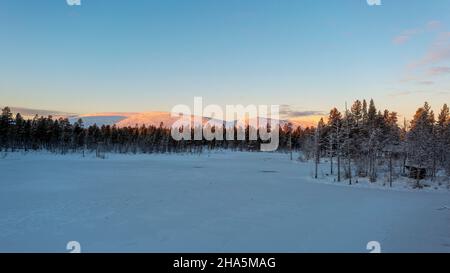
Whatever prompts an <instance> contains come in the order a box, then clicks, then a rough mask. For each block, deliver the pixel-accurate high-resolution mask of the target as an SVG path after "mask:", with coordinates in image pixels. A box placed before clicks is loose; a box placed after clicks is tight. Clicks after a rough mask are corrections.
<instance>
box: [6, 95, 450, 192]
mask: <svg viewBox="0 0 450 273" xmlns="http://www.w3.org/2000/svg"><path fill="white" fill-rule="evenodd" d="M279 129H280V135H279V139H280V141H279V147H278V151H280V152H287V153H290V157H291V159H292V153H293V152H299V151H301V152H302V153H301V154H302V155H303V159H305V160H311V159H312V160H313V161H314V162H316V163H317V164H318V163H319V162H321V159H322V158H327V161H328V162H329V164H330V173H331V174H333V175H336V177H337V180H338V181H341V179H348V180H349V182H350V183H351V181H352V177H369V179H370V181H376V180H377V175H378V169H380V168H382V167H383V168H384V167H385V166H388V173H389V178H388V180H389V182H391V183H392V180H393V179H394V178H395V177H396V176H398V175H402V174H403V175H405V174H406V172H407V171H409V172H408V173H409V175H410V176H411V174H412V176H413V177H415V178H417V181H419V179H422V178H425V176H426V177H429V178H431V179H434V178H435V177H436V175H437V173H438V172H439V171H443V172H446V173H447V175H450V114H449V108H448V106H447V104H444V105H443V107H442V108H441V110H440V112H439V114H438V115H437V116H436V115H435V113H434V112H433V111H432V110H431V107H430V106H429V104H428V103H424V105H423V106H422V107H420V108H419V109H417V111H416V113H415V114H414V117H413V119H412V120H411V121H410V122H406V121H405V120H404V121H399V120H398V116H397V113H396V112H391V111H389V110H384V111H379V110H377V109H376V107H375V104H374V102H373V100H370V102H369V103H367V102H366V100H363V101H360V100H356V101H355V102H354V103H353V104H352V105H351V107H350V109H345V110H344V111H342V112H341V111H339V110H338V109H336V108H333V109H331V111H330V113H329V116H328V118H327V119H326V121H324V120H323V119H321V120H320V121H319V123H318V124H317V126H315V127H307V128H301V127H297V128H293V127H292V125H291V124H283V125H282V126H280V128H279ZM228 130H230V128H228ZM237 130H244V129H243V128H235V135H236V134H237ZM226 131H227V128H223V132H224V135H225V134H226ZM192 134H193V132H192ZM245 134H246V136H248V134H249V128H248V127H247V128H245ZM224 139H225V137H224ZM246 139H247V140H245V141H241V140H236V138H235V139H234V140H212V141H208V140H206V139H203V140H181V141H176V140H174V139H173V138H172V137H171V134H170V128H166V127H165V126H164V124H161V125H160V126H159V127H155V126H145V125H142V126H135V127H121V128H118V127H116V126H115V125H112V126H110V125H102V126H100V127H99V126H97V125H92V126H89V127H87V128H85V127H84V125H83V121H82V120H81V119H79V120H78V121H77V122H75V123H73V124H72V123H70V122H69V120H68V119H67V118H58V119H55V118H53V117H52V116H48V117H43V116H37V115H36V116H35V117H34V118H33V119H24V118H23V117H22V115H21V114H20V113H18V114H16V115H15V116H14V115H13V114H12V112H11V110H10V108H9V107H5V108H4V109H2V114H1V117H0V150H1V151H4V152H8V151H12V152H14V151H19V150H20V151H29V150H48V151H51V152H54V153H61V154H66V153H74V152H82V153H83V154H84V153H85V152H95V153H96V155H97V156H98V157H104V154H105V153H107V152H114V153H201V152H203V151H205V150H214V149H230V150H235V151H255V152H256V151H259V148H260V144H261V143H262V142H261V140H255V141H252V140H248V137H247V138H246ZM317 164H316V165H317ZM380 166H382V167H380ZM422 170H423V171H422ZM317 175H318V174H317V168H316V172H315V176H316V177H317ZM419 185H420V184H419V183H418V186H419Z"/></svg>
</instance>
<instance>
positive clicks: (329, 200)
mask: <svg viewBox="0 0 450 273" xmlns="http://www.w3.org/2000/svg"><path fill="white" fill-rule="evenodd" d="M322 168H324V169H326V168H327V165H324V166H322ZM312 172H313V166H312V165H311V164H310V163H301V162H299V161H290V160H289V158H288V156H287V155H285V154H277V153H239V152H236V153H233V152H226V153H221V152H215V153H213V154H209V155H208V153H204V154H202V155H142V154H141V155H118V154H112V155H111V154H108V155H107V158H106V159H104V160H103V159H96V158H94V157H93V156H92V155H88V156H86V157H84V158H83V157H82V156H81V155H80V154H75V155H65V156H61V155H53V154H43V153H28V154H26V155H22V154H19V153H16V154H9V155H7V156H6V157H5V158H2V159H0V252H30V251H31V252H67V250H66V244H67V242H68V241H78V242H80V244H81V247H82V251H83V252H99V251H101V252H104V251H105V252H311V251H312V252H328V251H331V252H368V251H367V250H366V244H367V243H368V242H369V241H378V242H380V244H381V250H382V251H383V252H399V251H402V252H450V193H449V192H448V191H441V190H436V191H433V190H403V189H402V188H398V187H397V188H394V189H384V188H380V187H378V188H377V187H366V186H364V185H353V186H347V185H344V184H346V183H345V182H342V183H341V184H339V183H337V182H332V180H331V179H328V180H327V179H325V178H322V179H320V180H314V179H312ZM322 173H323V172H322ZM326 181H328V182H326Z"/></svg>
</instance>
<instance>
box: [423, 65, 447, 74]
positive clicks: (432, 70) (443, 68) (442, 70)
mask: <svg viewBox="0 0 450 273" xmlns="http://www.w3.org/2000/svg"><path fill="white" fill-rule="evenodd" d="M442 74H450V67H449V66H437V67H431V68H430V69H429V70H428V75H430V76H438V75H442Z"/></svg>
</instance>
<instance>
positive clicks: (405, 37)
mask: <svg viewBox="0 0 450 273" xmlns="http://www.w3.org/2000/svg"><path fill="white" fill-rule="evenodd" d="M440 27H441V22H439V21H436V20H433V21H429V22H428V23H427V24H426V25H425V26H423V27H420V28H413V29H408V30H405V31H403V32H402V33H401V34H400V35H398V36H396V37H394V39H392V42H393V43H394V44H396V45H402V44H405V43H407V42H408V41H409V40H411V38H412V37H413V36H415V35H418V34H420V33H423V32H427V31H436V30H437V29H439V28H440Z"/></svg>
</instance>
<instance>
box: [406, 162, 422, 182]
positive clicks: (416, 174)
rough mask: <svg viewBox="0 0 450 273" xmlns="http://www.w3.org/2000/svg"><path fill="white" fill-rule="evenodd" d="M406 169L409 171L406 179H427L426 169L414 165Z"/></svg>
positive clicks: (407, 166)
mask: <svg viewBox="0 0 450 273" xmlns="http://www.w3.org/2000/svg"><path fill="white" fill-rule="evenodd" d="M405 167H406V169H407V170H408V171H409V174H408V177H409V178H413V179H419V180H422V179H425V178H426V177H427V169H426V168H425V167H420V166H416V165H411V164H410V165H406V166H405Z"/></svg>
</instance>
